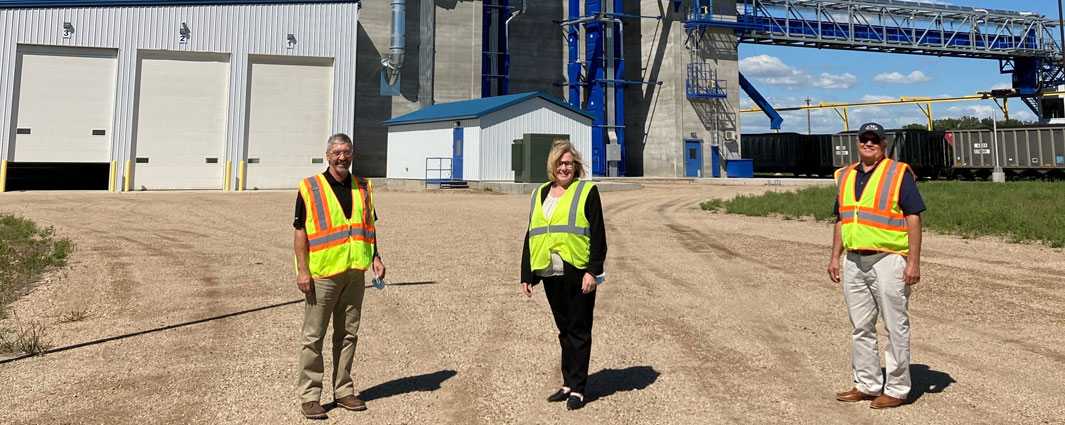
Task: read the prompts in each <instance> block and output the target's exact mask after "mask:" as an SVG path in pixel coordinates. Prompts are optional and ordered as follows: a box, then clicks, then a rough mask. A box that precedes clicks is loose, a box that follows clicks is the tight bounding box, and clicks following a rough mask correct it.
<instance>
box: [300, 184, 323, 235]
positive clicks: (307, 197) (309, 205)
mask: <svg viewBox="0 0 1065 425" xmlns="http://www.w3.org/2000/svg"><path fill="white" fill-rule="evenodd" d="M300 189H301V190H300V196H302V197H303V205H304V210H305V213H306V214H307V218H310V219H311V220H310V222H311V224H312V225H313V226H314V227H313V228H311V229H304V230H306V231H307V233H315V232H320V231H321V230H322V229H320V228H319V227H318V226H319V224H318V220H315V219H314V218H315V217H317V216H318V215H317V214H318V209H317V208H316V205H317V202H315V200H314V197H315V196H317V195H316V194H315V193H314V191H312V190H311V179H310V178H306V179H303V180H302V181H300ZM306 221H307V220H304V222H306Z"/></svg>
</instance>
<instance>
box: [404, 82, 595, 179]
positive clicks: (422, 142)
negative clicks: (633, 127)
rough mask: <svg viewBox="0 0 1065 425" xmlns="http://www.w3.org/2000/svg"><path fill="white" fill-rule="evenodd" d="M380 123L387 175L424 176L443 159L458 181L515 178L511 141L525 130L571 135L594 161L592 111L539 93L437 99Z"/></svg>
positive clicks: (587, 159)
mask: <svg viewBox="0 0 1065 425" xmlns="http://www.w3.org/2000/svg"><path fill="white" fill-rule="evenodd" d="M384 124H385V125H386V126H388V166H387V168H386V170H387V177H388V178H395V179H426V178H427V172H426V168H430V169H433V168H438V167H437V165H436V164H437V163H438V162H442V163H443V167H445V168H452V170H451V173H452V177H453V178H454V179H456V180H468V181H513V180H514V171H512V170H511V152H510V150H511V148H510V145H511V143H512V142H513V141H514V140H516V139H521V138H522V136H523V135H524V134H526V133H543V134H565V135H569V140H570V142H572V143H573V145H574V146H575V147H576V148H577V150H578V151H579V152H580V153H581V156H582V157H583V158H584V161H585V162H587V163H588V164H591V160H592V143H591V137H592V115H591V114H589V113H588V112H586V111H583V110H581V109H578V108H575V107H573V106H571V105H569V104H568V103H566V102H564V101H562V100H560V99H558V98H555V97H552V96H549V95H546V94H544V93H540V92H531V93H521V94H512V95H506V96H496V97H488V98H482V99H473V100H464V101H460V102H449V103H440V104H436V105H433V106H430V107H428V108H424V109H421V110H418V111H415V112H411V113H409V114H406V115H402V116H399V117H396V118H393V119H390V120H388V121H385V122H384ZM426 158H445V160H443V161H435V160H430V161H426ZM447 158H450V159H451V161H447ZM427 162H428V163H429V164H428V165H427ZM449 162H450V163H451V164H453V165H451V166H450V167H449V164H448V163H449ZM589 172H590V170H589ZM434 177H436V175H435V173H434V172H433V171H430V172H429V176H428V178H430V179H432V178H434Z"/></svg>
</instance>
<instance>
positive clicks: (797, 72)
mask: <svg viewBox="0 0 1065 425" xmlns="http://www.w3.org/2000/svg"><path fill="white" fill-rule="evenodd" d="M739 66H740V72H742V73H743V74H744V76H746V77H749V78H752V79H754V80H755V81H757V82H758V83H759V84H769V85H774V86H780V87H781V88H783V89H784V90H800V89H806V88H820V89H849V88H851V87H854V86H856V85H857V84H858V77H855V76H854V75H853V74H851V73H849V72H848V73H844V74H842V75H837V74H830V73H827V72H823V73H821V74H820V75H816V76H815V75H811V74H810V73H809V71H807V70H805V69H802V68H795V67H792V66H789V65H787V64H785V63H784V62H783V61H781V60H780V58H778V57H775V56H770V55H757V56H751V57H747V58H743V59H741V60H740V63H739Z"/></svg>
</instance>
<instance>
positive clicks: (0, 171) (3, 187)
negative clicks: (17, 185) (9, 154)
mask: <svg viewBox="0 0 1065 425" xmlns="http://www.w3.org/2000/svg"><path fill="white" fill-rule="evenodd" d="M5 191H7V160H6V159H5V160H3V161H0V192H5Z"/></svg>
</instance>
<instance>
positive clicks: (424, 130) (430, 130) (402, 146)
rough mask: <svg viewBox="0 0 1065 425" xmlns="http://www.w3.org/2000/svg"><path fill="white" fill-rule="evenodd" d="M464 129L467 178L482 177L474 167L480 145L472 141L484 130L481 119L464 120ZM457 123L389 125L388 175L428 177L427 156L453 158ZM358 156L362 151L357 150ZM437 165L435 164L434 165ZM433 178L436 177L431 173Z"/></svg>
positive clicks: (408, 177) (391, 177) (391, 176)
mask: <svg viewBox="0 0 1065 425" xmlns="http://www.w3.org/2000/svg"><path fill="white" fill-rule="evenodd" d="M460 125H461V126H462V128H463V129H464V130H463V137H464V140H463V143H464V144H465V146H464V149H463V151H464V152H463V153H464V154H465V155H464V157H463V165H464V167H463V168H462V170H463V178H464V179H465V180H479V178H478V176H477V174H476V173H475V170H474V169H472V168H471V167H470V163H471V162H472V161H473V159H472V158H473V156H474V152H475V151H476V147H474V146H472V145H471V144H470V142H471V141H472V140H474V139H475V138H476V137H477V136H475V135H476V134H477V133H479V132H480V128H479V127H478V125H479V124H478V120H462V121H460ZM454 131H455V122H454V121H440V122H431V123H422V124H408V125H395V126H392V127H389V128H388V165H387V169H386V171H385V173H386V174H385V176H387V177H388V178H390V179H419V180H420V179H424V178H425V158H429V157H445V158H451V156H452V148H451V142H452V141H453V139H454ZM355 155H356V156H358V155H359V153H358V152H355ZM434 168H435V165H434ZM429 177H430V178H434V177H436V176H435V175H430V176H429Z"/></svg>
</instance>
